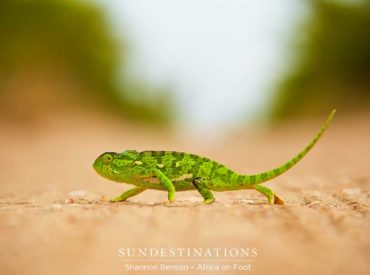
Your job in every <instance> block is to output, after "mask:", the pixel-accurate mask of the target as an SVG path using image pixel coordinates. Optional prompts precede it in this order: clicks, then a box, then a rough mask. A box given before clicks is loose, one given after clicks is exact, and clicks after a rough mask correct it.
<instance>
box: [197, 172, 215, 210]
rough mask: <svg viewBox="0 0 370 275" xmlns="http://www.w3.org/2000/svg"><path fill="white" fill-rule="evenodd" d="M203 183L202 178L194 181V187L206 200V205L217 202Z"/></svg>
mask: <svg viewBox="0 0 370 275" xmlns="http://www.w3.org/2000/svg"><path fill="white" fill-rule="evenodd" d="M203 181H204V180H203V179H201V178H196V179H194V180H193V185H194V187H195V188H196V189H197V190H198V192H199V193H200V194H201V195H202V197H203V198H204V204H211V203H212V202H214V201H215V198H214V197H213V194H212V193H211V191H209V189H208V188H207V187H206V186H205V185H204V182H203Z"/></svg>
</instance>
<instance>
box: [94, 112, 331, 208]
mask: <svg viewBox="0 0 370 275" xmlns="http://www.w3.org/2000/svg"><path fill="white" fill-rule="evenodd" d="M334 113H335V110H333V111H332V112H331V114H330V115H329V117H328V119H327V120H326V122H325V123H324V125H323V126H322V127H321V129H320V131H319V132H318V133H317V134H316V136H315V137H314V139H313V140H312V141H311V142H310V143H309V144H308V145H307V146H306V148H305V149H303V150H302V151H301V152H300V153H299V154H298V155H297V156H295V157H294V158H292V159H291V160H289V161H288V162H286V163H285V164H283V165H281V166H279V167H278V168H276V169H273V170H270V171H267V172H264V173H259V174H255V175H240V174H238V173H236V172H234V171H232V170H231V169H229V168H227V167H226V166H224V165H222V164H220V163H218V162H216V161H213V160H210V159H208V158H205V157H201V156H197V155H193V154H189V153H181V152H173V151H143V152H137V151H134V150H127V151H124V152H123V153H120V154H118V153H113V152H107V153H104V154H102V155H101V156H99V157H98V158H97V159H96V160H95V162H94V165H93V167H94V169H95V170H96V171H97V172H98V173H99V174H100V175H102V176H103V177H105V178H108V179H110V180H114V181H117V182H125V183H129V184H133V185H135V186H136V188H132V189H130V190H128V191H126V192H124V193H123V194H122V195H120V196H118V197H116V198H114V199H112V201H113V202H118V201H124V200H126V199H127V198H129V197H132V196H135V195H137V194H139V193H141V192H143V191H145V190H146V189H155V190H163V191H167V192H168V200H169V201H170V202H172V201H174V199H175V192H176V191H187V190H195V189H196V190H198V191H199V193H200V194H201V195H202V196H203V198H204V202H205V203H206V204H208V203H212V202H213V201H214V200H215V199H214V197H213V195H212V193H211V190H212V191H229V190H240V189H255V190H256V191H258V192H260V193H262V194H263V195H265V196H266V197H267V200H268V203H269V204H284V200H283V199H282V198H280V197H279V196H278V195H276V194H275V193H274V192H273V191H272V190H270V189H269V188H267V187H266V186H263V185H261V183H263V182H265V181H268V180H270V179H272V178H275V177H277V176H279V175H281V174H282V173H284V172H286V171H287V170H288V169H290V168H291V167H293V166H294V165H295V164H296V163H297V162H298V161H300V160H301V159H302V158H303V157H304V156H305V155H306V154H307V153H308V152H309V151H310V150H311V149H312V147H313V146H314V145H315V144H316V142H317V141H318V140H319V139H320V137H321V136H322V134H323V133H324V131H325V130H326V128H327V126H328V125H329V122H330V121H331V119H332V117H333V116H334Z"/></svg>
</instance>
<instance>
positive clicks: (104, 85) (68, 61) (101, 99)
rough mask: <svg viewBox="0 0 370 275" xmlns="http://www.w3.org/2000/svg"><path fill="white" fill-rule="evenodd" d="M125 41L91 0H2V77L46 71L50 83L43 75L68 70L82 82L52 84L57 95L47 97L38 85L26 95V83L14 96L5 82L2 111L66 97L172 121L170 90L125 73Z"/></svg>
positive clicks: (145, 118)
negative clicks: (64, 86)
mask: <svg viewBox="0 0 370 275" xmlns="http://www.w3.org/2000/svg"><path fill="white" fill-rule="evenodd" d="M120 42H121V41H118V39H117V38H116V37H115V35H114V34H113V33H112V28H111V26H109V24H108V20H107V18H106V17H105V14H104V12H103V11H102V10H101V9H100V8H99V7H97V6H94V5H92V4H90V3H88V2H84V1H72V0H70V1H69V0H60V1H56V0H55V1H50V0H1V1H0V82H6V81H7V80H8V79H16V80H17V77H18V76H23V75H27V74H30V75H34V72H35V70H36V71H37V70H43V71H44V72H45V73H43V74H38V75H37V77H41V81H45V82H47V79H42V78H43V77H48V75H49V72H50V71H55V74H56V75H68V77H69V79H71V78H72V79H73V80H74V82H73V83H77V84H78V85H79V86H76V87H71V89H72V90H73V92H71V93H69V94H68V93H65V94H62V93H60V90H61V89H59V90H58V89H49V90H48V93H52V95H51V97H53V98H54V100H49V101H48V100H46V98H47V97H46V96H44V95H41V96H40V95H39V97H37V93H38V89H34V91H32V95H31V96H29V98H27V96H26V95H25V94H27V93H23V94H22V92H20V90H22V89H23V91H24V90H25V89H24V88H22V89H18V90H16V91H17V92H16V95H14V94H12V95H10V94H7V93H8V91H7V89H6V87H5V86H4V85H0V106H2V107H1V108H0V112H1V109H2V110H5V109H6V110H7V111H6V112H7V113H6V114H5V115H11V113H12V112H16V111H17V110H16V109H24V110H28V111H29V112H28V113H32V112H33V111H36V109H37V108H41V107H42V106H37V104H36V105H35V104H34V105H29V104H28V100H32V99H31V98H38V101H39V105H42V104H43V105H45V104H51V105H53V104H54V103H55V104H56V102H63V101H64V102H65V103H66V105H68V104H72V105H73V104H75V105H77V106H79V107H78V108H83V107H87V108H95V107H96V108H97V109H100V108H101V107H102V109H107V110H110V111H113V112H115V113H116V114H119V115H121V116H122V117H125V118H131V119H137V120H142V121H150V122H164V123H166V122H169V120H170V118H171V115H172V111H171V98H170V97H169V92H168V91H166V90H164V89H163V90H160V91H151V90H150V88H149V87H148V86H147V85H145V84H143V83H139V81H133V80H132V79H130V78H129V77H128V76H127V73H126V74H125V73H122V72H125V71H126V69H125V65H126V64H125V60H126V55H127V49H126V48H125V47H123V45H122V44H121V43H120ZM122 63H124V64H123V65H122ZM40 68H41V69H40ZM61 71H62V72H63V73H61ZM33 77H34V76H33ZM19 78H20V79H22V78H21V77H19ZM39 80H40V79H39ZM51 81H52V79H51ZM136 82H138V83H136ZM56 85H57V84H56ZM81 87H82V88H81ZM49 88H50V87H49ZM26 89H27V88H26ZM9 93H10V92H9ZM18 93H19V94H18ZM149 94H150V95H151V96H148V95H149ZM156 94H159V95H158V96H156ZM66 96H67V97H69V98H68V99H67V100H66V99H65V98H64V97H66ZM49 97H50V95H49ZM9 98H12V100H10V99H9ZM14 98H15V100H14ZM14 102H17V103H18V104H15V103H14ZM71 102H73V103H71ZM19 103H20V104H19ZM12 105H14V106H12ZM94 106H95V107H94ZM97 106H98V107H97ZM5 107H6V108H5ZM51 110H52V108H51ZM9 112H10V113H9ZM25 113H26V114H27V112H25ZM2 117H4V114H3V115H2Z"/></svg>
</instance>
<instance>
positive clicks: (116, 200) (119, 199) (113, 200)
mask: <svg viewBox="0 0 370 275" xmlns="http://www.w3.org/2000/svg"><path fill="white" fill-rule="evenodd" d="M125 200H126V199H123V198H122V197H120V196H119V197H115V198H113V199H111V200H110V202H120V201H125Z"/></svg>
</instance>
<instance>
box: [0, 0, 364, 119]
mask: <svg viewBox="0 0 370 275" xmlns="http://www.w3.org/2000/svg"><path fill="white" fill-rule="evenodd" d="M305 3H306V7H307V9H308V16H306V17H304V18H302V20H301V21H302V22H300V24H298V25H297V26H294V29H295V32H294V33H293V34H292V35H291V36H290V41H289V43H288V44H287V46H288V47H290V49H289V50H288V51H287V52H288V54H287V56H284V57H283V60H284V64H285V65H286V67H287V68H288V69H287V70H285V71H284V70H281V71H276V72H275V74H276V79H277V81H275V84H274V83H273V84H271V86H272V89H271V90H272V93H271V95H272V96H271V97H270V98H269V99H268V101H269V102H268V104H266V106H268V107H266V109H265V110H263V113H265V114H268V116H269V119H270V120H281V119H287V118H292V117H297V116H301V115H302V116H307V115H313V114H317V113H325V114H327V113H328V112H329V111H330V110H331V109H332V108H334V107H335V108H337V109H340V110H341V111H344V110H346V111H348V112H350V111H354V110H358V109H368V107H369V103H370V100H369V93H370V91H369V90H370V51H369V49H370V2H369V1H353V2H352V1H318V0H315V1H306V2H305ZM169 12H170V11H169ZM121 28H123V29H124V26H121ZM256 28H258V26H256ZM0 37H1V43H0V102H1V103H0V104H1V108H0V116H1V118H2V119H5V120H12V121H16V122H19V121H22V122H27V121H32V120H37V119H38V118H39V117H43V116H45V115H49V114H52V113H62V114H63V112H71V111H73V110H86V111H94V112H106V113H111V114H113V115H116V116H117V117H121V118H123V119H126V120H130V121H133V122H135V123H136V122H138V123H151V124H155V125H158V124H164V125H170V124H175V123H178V122H179V121H178V120H177V117H178V116H179V112H178V107H179V105H186V104H192V103H191V101H187V102H180V103H178V102H176V100H175V98H176V92H177V91H176V89H174V88H171V89H169V88H163V85H162V86H160V85H153V83H149V82H148V81H146V80H145V77H143V78H142V79H138V78H137V77H133V76H132V74H130V73H129V72H128V71H129V69H128V68H127V60H128V59H129V58H128V57H129V55H130V41H127V39H126V40H125V39H124V38H123V37H121V36H119V35H118V34H117V33H116V32H115V30H114V28H113V27H112V25H111V20H110V18H109V16H107V12H106V11H105V10H104V9H102V7H101V5H98V4H97V3H96V2H88V1H46V0H28V1H26V0H23V1H22V0H3V1H1V2H0ZM225 70H226V71H227V68H225ZM226 77H227V74H225V78H226ZM228 92H229V91H225V93H228ZM246 92H247V89H246ZM248 92H250V93H253V91H248ZM215 93H217V92H215ZM214 96H215V97H216V96H217V94H215V95H214ZM230 96H232V94H230ZM245 106H246V107H245V108H246V109H247V108H248V105H245ZM231 108H232V106H231ZM203 111H204V112H208V110H207V105H205V106H204V108H203ZM239 113H241V114H243V110H241V111H240V112H239ZM260 113H261V111H260ZM185 115H186V114H185ZM241 116H243V115H241ZM215 120H217V118H216V119H215ZM241 121H243V119H241Z"/></svg>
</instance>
